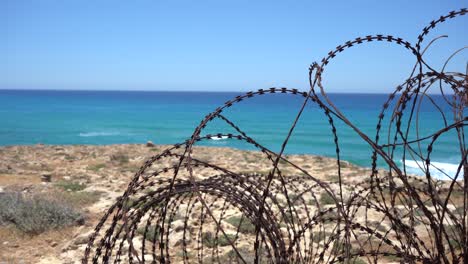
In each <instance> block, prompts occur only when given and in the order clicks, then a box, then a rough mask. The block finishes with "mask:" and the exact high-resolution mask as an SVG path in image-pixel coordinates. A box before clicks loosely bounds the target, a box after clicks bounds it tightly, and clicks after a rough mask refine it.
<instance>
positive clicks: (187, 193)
mask: <svg viewBox="0 0 468 264" xmlns="http://www.w3.org/2000/svg"><path fill="white" fill-rule="evenodd" d="M466 13H467V9H465V8H463V9H460V10H458V11H452V12H450V13H449V14H447V15H445V16H441V17H440V18H439V19H437V20H434V21H432V22H430V23H429V25H428V26H427V27H425V28H424V29H423V31H422V33H421V34H420V35H419V36H418V37H417V43H416V44H415V45H412V44H411V43H410V42H408V41H406V40H404V39H402V38H399V37H393V36H390V35H369V36H365V37H359V38H356V39H354V40H351V41H347V42H345V43H344V44H342V45H339V46H337V47H336V49H334V50H332V51H330V52H329V53H328V54H327V56H326V57H325V58H323V59H322V60H321V63H320V64H319V63H313V64H312V65H311V67H310V69H309V82H310V90H309V91H308V92H304V91H299V90H297V89H290V88H270V89H265V90H264V89H260V90H258V91H254V92H248V93H246V94H243V95H239V96H237V97H235V98H234V99H232V100H229V101H227V102H226V103H225V104H223V105H222V106H220V107H219V108H217V109H216V110H215V111H213V112H211V113H209V114H208V115H207V116H206V117H205V118H204V119H203V120H202V121H201V122H200V124H199V125H198V126H197V127H196V128H195V130H194V132H193V134H192V136H191V137H190V138H189V139H187V140H186V141H185V142H183V143H180V144H175V145H173V146H172V147H169V148H167V149H166V150H164V151H162V152H161V153H160V154H158V155H155V156H153V157H151V158H150V159H148V160H147V161H146V162H145V163H144V165H143V166H142V167H141V168H140V169H139V171H138V172H137V173H136V174H135V176H134V178H133V179H132V181H131V182H130V183H129V185H128V187H127V189H126V190H125V192H124V193H123V195H122V196H120V197H119V198H118V199H117V201H116V202H115V203H114V204H113V205H112V206H111V207H110V208H109V209H108V211H107V212H105V214H104V216H103V217H102V218H101V220H100V221H99V223H98V224H97V226H96V227H95V230H94V233H93V234H92V235H91V237H90V240H89V243H88V245H87V248H86V250H85V253H84V257H83V260H82V262H83V263H88V262H93V263H111V262H112V263H118V262H129V263H156V262H159V263H179V262H180V263H195V262H197V263H222V262H229V263H339V262H345V263H381V262H385V261H386V262H395V261H396V262H401V263H464V262H465V260H466V259H468V218H467V212H468V190H467V178H466V177H465V175H467V173H468V162H467V153H468V152H467V150H466V145H465V139H464V127H465V126H466V125H467V121H468V120H467V117H466V116H465V115H464V109H465V107H466V106H467V105H468V77H467V73H466V72H465V73H461V72H445V71H444V69H445V65H446V64H447V63H445V65H444V67H443V68H442V70H441V71H436V70H435V69H434V68H432V67H431V66H430V65H428V63H427V62H426V61H425V60H424V52H425V50H426V49H427V48H428V47H429V46H430V45H431V44H432V42H433V41H435V40H436V39H434V40H433V41H431V42H430V43H429V44H428V45H427V46H426V48H425V49H424V50H422V51H421V49H422V44H423V42H424V40H425V38H426V37H427V36H428V34H429V32H430V31H431V30H433V29H434V28H436V27H437V26H438V25H440V24H442V23H445V22H447V21H449V20H451V19H455V18H459V17H461V16H463V15H465V14H466ZM373 41H377V42H379V41H381V42H383V41H385V42H388V43H392V44H395V45H398V46H400V47H403V48H405V49H407V50H409V51H410V52H411V54H412V55H413V56H414V57H415V59H416V60H415V66H414V68H413V70H412V72H411V73H410V75H409V77H408V79H407V80H406V81H405V82H403V83H402V84H401V85H399V86H398V87H397V88H396V89H395V91H394V92H393V93H391V94H390V95H389V97H388V99H387V101H386V102H385V103H384V104H383V107H382V110H381V111H380V114H379V115H378V119H377V125H376V129H375V135H374V136H372V135H368V134H366V133H364V132H363V131H362V130H361V129H360V128H359V126H358V125H356V124H354V123H353V122H351V121H350V120H349V119H348V118H347V117H346V115H345V114H343V113H342V112H341V111H340V109H339V108H338V107H337V106H336V105H335V104H334V103H333V101H332V100H331V99H330V98H329V97H328V95H327V94H326V92H325V90H326V89H325V87H324V85H323V84H322V74H323V72H324V70H325V68H326V66H327V65H328V64H329V63H330V62H331V61H332V60H333V59H334V58H335V57H336V56H338V55H339V54H340V53H342V52H344V51H345V50H347V49H349V48H351V47H355V46H358V45H364V44H366V43H369V42H373ZM461 50H462V49H460V50H459V51H461ZM459 51H457V52H456V53H458V52H459ZM456 53H454V55H455V54H456ZM454 55H453V56H454ZM453 56H451V57H450V58H449V59H448V60H447V62H448V61H449V60H450V59H451V58H452V57H453ZM437 85H438V86H439V87H438V88H439V89H440V91H441V93H442V96H443V98H444V103H446V104H447V105H449V106H450V108H451V109H452V110H451V111H452V113H453V118H449V117H448V116H446V113H444V111H443V110H442V107H441V106H440V105H439V104H440V102H436V101H435V100H433V98H432V95H430V94H429V93H428V90H429V88H431V87H435V86H437ZM447 87H448V88H447ZM444 89H450V90H451V92H452V93H449V92H448V91H444ZM271 94H282V95H285V96H287V95H289V96H296V97H303V98H304V100H303V103H302V105H301V108H300V110H299V111H298V113H297V115H296V116H295V119H294V122H293V125H292V126H291V127H290V129H289V131H288V135H287V137H286V138H285V140H284V141H283V142H282V145H281V149H280V151H279V152H274V151H272V150H270V149H268V148H267V147H265V146H263V145H262V144H260V143H259V142H257V141H256V140H255V139H254V138H252V137H250V136H249V135H248V134H247V133H246V132H245V131H243V130H242V129H241V128H240V127H239V126H238V125H236V124H235V123H234V122H233V121H231V120H230V119H229V118H228V117H227V116H226V115H223V114H222V113H223V112H224V111H225V110H227V109H228V108H231V107H234V106H236V105H237V104H238V103H239V102H241V101H243V100H249V99H251V98H253V97H258V96H267V95H271ZM449 94H453V95H452V96H451V97H449ZM422 100H427V101H429V102H430V103H431V104H432V105H433V106H434V107H436V109H438V111H439V112H440V114H441V118H442V120H443V123H444V126H443V127H440V129H438V130H436V132H434V133H431V134H430V135H423V133H422V131H420V129H419V126H420V123H419V119H420V116H419V114H420V112H421V104H422ZM308 104H313V105H316V106H318V107H319V109H321V111H322V112H323V114H324V116H325V118H326V120H327V121H328V123H329V126H330V131H331V133H332V137H333V142H334V145H335V147H336V150H335V154H336V174H337V179H335V180H334V181H327V180H323V179H322V178H320V177H316V176H314V174H313V173H310V172H308V170H306V169H305V168H302V167H301V166H299V165H298V164H295V163H293V162H292V161H290V160H289V159H288V157H286V156H285V155H284V153H283V152H284V150H285V147H286V146H287V144H288V142H289V139H290V136H291V135H292V134H293V132H294V129H295V127H296V125H297V123H298V121H299V119H300V117H301V115H302V113H303V110H304V109H305V107H306V105H308ZM385 117H387V118H388V127H386V128H384V120H385ZM213 120H221V121H223V122H224V123H226V124H227V125H228V126H229V127H231V128H232V129H233V130H234V131H236V132H235V133H218V134H207V135H203V131H204V129H205V127H206V126H207V125H208V124H209V123H210V122H212V121H213ZM338 120H339V122H344V123H345V124H346V125H347V126H348V127H349V128H351V129H352V130H354V131H355V132H356V133H357V134H358V135H359V136H360V138H361V139H362V140H363V141H364V142H366V143H367V144H368V145H369V146H370V147H371V148H372V154H371V155H370V161H371V164H372V165H371V168H370V169H369V170H364V171H365V172H366V173H367V175H365V176H366V177H365V179H364V180H362V181H361V182H350V181H349V180H348V179H346V177H345V176H343V170H344V168H343V164H344V163H343V162H342V161H341V156H340V144H339V137H338V133H337V126H336V122H337V121H338ZM413 125H415V126H416V133H411V131H412V130H414V129H413V128H414V126H413ZM383 129H387V130H388V135H387V140H386V142H384V140H383V139H382V138H381V137H382V135H383V134H382V131H383ZM447 135H449V136H452V135H455V136H453V137H454V138H453V139H452V141H451V142H455V143H457V144H458V145H459V150H460V153H459V155H460V162H459V163H458V164H459V166H458V168H457V171H456V174H455V175H448V174H447V173H445V172H444V171H443V170H442V169H440V168H438V166H437V164H434V163H431V157H432V156H433V153H434V148H433V146H434V145H435V144H436V143H437V142H438V140H439V139H440V138H441V137H442V136H447ZM213 138H227V139H232V140H235V139H237V140H239V141H242V142H244V143H246V144H249V145H251V146H252V147H253V148H255V149H257V150H259V151H260V152H259V153H261V157H262V158H261V159H262V162H267V163H268V164H269V165H270V170H269V172H268V173H242V172H238V171H235V170H234V169H228V168H227V167H226V166H221V165H219V164H218V165H217V163H216V162H211V161H206V160H203V159H199V158H197V155H195V154H194V148H193V147H194V146H195V145H196V144H198V143H199V142H202V141H206V140H210V139H213ZM372 138H373V139H372ZM382 142H384V143H382ZM423 142H426V143H425V144H423ZM397 150H401V151H400V152H398V151H397ZM397 153H399V154H397ZM400 155H401V157H400ZM399 157H400V158H401V160H402V162H401V163H402V164H400V165H399V164H398V162H397V161H398V160H399V159H398V158H399ZM408 158H411V159H413V160H420V161H421V163H420V164H419V166H420V168H421V171H422V172H423V173H424V174H425V177H417V176H412V175H408V173H407V171H406V167H407V166H406V160H407V159H408ZM378 159H381V160H383V161H384V162H385V164H386V166H387V167H388V169H387V170H381V169H378V167H377V164H378V162H377V160H378ZM252 162H259V160H255V161H252ZM158 164H171V165H170V166H163V167H162V168H161V166H158ZM291 169H292V170H294V171H295V173H287V172H289V171H290V170H291ZM434 169H435V170H439V172H441V173H442V174H445V177H446V178H447V179H449V180H445V181H441V180H437V179H435V178H434V177H433V175H431V172H432V171H433V170H434Z"/></svg>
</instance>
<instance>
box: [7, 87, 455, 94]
mask: <svg viewBox="0 0 468 264" xmlns="http://www.w3.org/2000/svg"><path fill="white" fill-rule="evenodd" d="M270 88H283V87H268V88H263V89H264V90H268V89H270ZM286 88H287V87H286ZM288 89H297V88H288ZM258 90H259V89H257V90H245V91H233V90H229V91H226V90H223V91H217V90H139V89H137V90H127V89H43V88H38V89H31V88H28V89H23V88H20V89H12V88H0V91H54V92H165V93H168V92H169V93H171V92H175V93H183V92H188V93H247V92H255V91H258ZM297 90H298V91H299V92H308V91H309V90H300V89H297ZM393 92H394V91H392V92H375V91H374V92H356V91H349V92H345V91H331V92H327V94H379V95H380V94H382V95H388V94H391V93H393ZM400 93H401V92H398V93H397V94H400ZM427 94H429V95H442V93H440V92H439V93H427ZM444 94H446V95H453V94H454V93H453V92H449V93H444Z"/></svg>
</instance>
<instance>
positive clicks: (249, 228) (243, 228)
mask: <svg viewBox="0 0 468 264" xmlns="http://www.w3.org/2000/svg"><path fill="white" fill-rule="evenodd" d="M241 219H242V217H240V216H232V217H230V218H228V219H226V222H228V223H229V224H231V225H233V226H234V227H236V229H237V228H239V232H241V233H247V234H255V225H254V224H252V222H250V220H249V219H248V218H247V217H244V219H242V223H241Z"/></svg>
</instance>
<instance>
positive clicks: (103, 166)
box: [88, 163, 106, 172]
mask: <svg viewBox="0 0 468 264" xmlns="http://www.w3.org/2000/svg"><path fill="white" fill-rule="evenodd" d="M105 167H106V164H104V163H100V164H95V165H90V166H88V170H92V171H94V172H97V171H99V170H100V169H102V168H105Z"/></svg>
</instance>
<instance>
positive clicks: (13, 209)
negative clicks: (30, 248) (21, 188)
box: [0, 192, 84, 234]
mask: <svg viewBox="0 0 468 264" xmlns="http://www.w3.org/2000/svg"><path fill="white" fill-rule="evenodd" d="M83 223H84V216H83V215H82V214H81V213H80V212H78V211H77V210H75V209H74V208H73V207H71V206H70V205H68V204H66V203H64V202H63V201H59V200H55V199H51V198H49V197H46V196H44V195H25V194H22V193H18V192H6V193H2V194H0V224H2V225H9V224H11V225H14V226H15V227H16V228H18V229H19V230H21V231H23V232H24V233H28V234H39V233H42V232H44V231H47V230H49V229H54V228H59V227H65V226H70V225H74V224H83Z"/></svg>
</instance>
